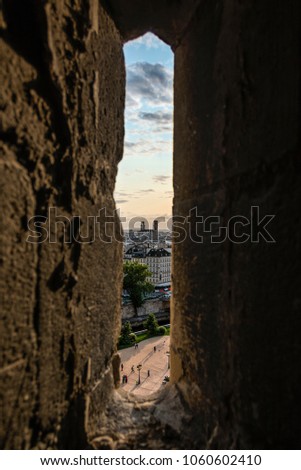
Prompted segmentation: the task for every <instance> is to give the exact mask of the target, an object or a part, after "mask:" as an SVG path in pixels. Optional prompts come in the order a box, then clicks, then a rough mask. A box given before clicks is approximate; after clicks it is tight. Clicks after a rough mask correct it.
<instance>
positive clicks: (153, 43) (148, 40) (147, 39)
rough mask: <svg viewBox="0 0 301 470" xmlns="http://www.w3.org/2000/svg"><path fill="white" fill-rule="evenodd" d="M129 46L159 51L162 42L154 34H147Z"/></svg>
mask: <svg viewBox="0 0 301 470" xmlns="http://www.w3.org/2000/svg"><path fill="white" fill-rule="evenodd" d="M128 44H131V45H132V46H135V47H139V46H145V47H147V49H158V48H159V47H162V41H161V40H160V39H159V38H157V36H155V35H154V34H152V33H146V34H144V36H141V37H140V38H138V39H134V40H133V41H129V42H128Z"/></svg>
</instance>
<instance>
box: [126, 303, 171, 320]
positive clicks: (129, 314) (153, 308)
mask: <svg viewBox="0 0 301 470" xmlns="http://www.w3.org/2000/svg"><path fill="white" fill-rule="evenodd" d="M168 307H169V302H166V301H163V300H146V301H145V302H144V304H143V305H142V306H141V307H139V308H138V309H137V316H138V317H143V316H146V315H149V314H150V313H158V312H163V311H165V310H166V308H168ZM135 315H136V314H135V309H134V307H133V305H132V304H131V303H130V304H126V305H122V307H121V317H122V319H123V320H128V319H130V318H133V317H135Z"/></svg>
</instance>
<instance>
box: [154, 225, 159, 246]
mask: <svg viewBox="0 0 301 470" xmlns="http://www.w3.org/2000/svg"><path fill="white" fill-rule="evenodd" d="M158 241H159V222H158V221H157V220H154V224H153V242H158Z"/></svg>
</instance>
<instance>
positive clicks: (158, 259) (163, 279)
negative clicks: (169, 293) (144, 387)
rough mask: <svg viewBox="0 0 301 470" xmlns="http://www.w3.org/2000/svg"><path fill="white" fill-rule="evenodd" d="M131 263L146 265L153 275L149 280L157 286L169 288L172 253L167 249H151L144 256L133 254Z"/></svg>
mask: <svg viewBox="0 0 301 470" xmlns="http://www.w3.org/2000/svg"><path fill="white" fill-rule="evenodd" d="M131 261H136V262H138V263H141V264H146V265H147V266H148V268H149V271H150V272H151V273H152V275H151V276H150V277H149V278H148V281H150V282H151V283H152V284H154V285H155V286H163V285H165V286H167V285H170V282H171V252H170V250H167V249H166V248H151V249H150V250H148V251H147V252H146V253H145V254H144V256H141V252H140V253H139V254H138V253H137V256H135V254H134V253H133V254H132V258H131Z"/></svg>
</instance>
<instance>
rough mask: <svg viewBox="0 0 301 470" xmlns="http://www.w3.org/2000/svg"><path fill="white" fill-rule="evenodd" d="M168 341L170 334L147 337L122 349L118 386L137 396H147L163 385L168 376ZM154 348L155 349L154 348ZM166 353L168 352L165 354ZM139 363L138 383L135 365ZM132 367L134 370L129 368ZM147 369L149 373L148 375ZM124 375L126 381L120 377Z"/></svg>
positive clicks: (120, 352)
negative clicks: (136, 345) (135, 345)
mask: <svg viewBox="0 0 301 470" xmlns="http://www.w3.org/2000/svg"><path fill="white" fill-rule="evenodd" d="M169 342H170V336H160V337H155V338H149V339H146V340H145V341H142V342H141V343H138V348H137V349H135V348H134V346H132V347H130V348H127V349H122V350H120V351H118V352H119V354H120V357H121V364H123V371H122V370H121V372H120V376H121V385H120V387H121V388H122V389H123V390H125V391H127V392H131V393H134V394H136V395H139V396H147V395H150V394H151V393H154V392H156V391H157V390H159V388H161V387H164V385H162V382H163V380H164V377H165V376H169V373H170V370H169V368H168V364H169V357H168V356H169ZM154 348H155V349H156V350H154ZM167 353H168V354H167ZM139 364H141V365H142V367H141V371H140V382H141V383H140V385H139V384H138V383H137V382H138V379H139V372H138V370H137V365H139ZM132 366H133V367H134V372H133V371H132V370H131V368H132ZM148 371H149V375H148ZM124 375H126V376H127V379H128V382H127V383H122V377H123V376H124Z"/></svg>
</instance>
